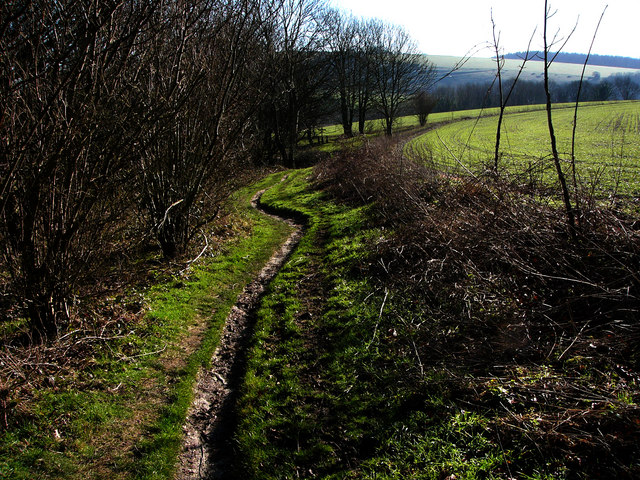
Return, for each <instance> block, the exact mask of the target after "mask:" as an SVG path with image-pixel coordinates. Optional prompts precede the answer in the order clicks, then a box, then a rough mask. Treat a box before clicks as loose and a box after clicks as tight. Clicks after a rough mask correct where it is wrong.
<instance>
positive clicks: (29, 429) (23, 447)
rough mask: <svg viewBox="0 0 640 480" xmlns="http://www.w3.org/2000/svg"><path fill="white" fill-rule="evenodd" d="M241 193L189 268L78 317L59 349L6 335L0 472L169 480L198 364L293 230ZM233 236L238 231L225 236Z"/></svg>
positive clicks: (156, 275)
mask: <svg viewBox="0 0 640 480" xmlns="http://www.w3.org/2000/svg"><path fill="white" fill-rule="evenodd" d="M279 179H280V175H278V174H276V175H274V176H270V177H268V178H267V179H265V180H263V181H261V182H259V183H258V184H256V185H254V186H252V187H250V188H245V189H243V190H241V191H240V192H239V193H238V194H237V195H236V197H235V198H234V200H233V205H234V206H233V207H232V210H233V212H232V213H230V214H229V216H227V217H226V221H227V222H229V224H230V225H227V226H226V227H221V228H222V230H223V231H224V232H226V233H225V234H224V235H221V236H220V237H219V238H218V240H219V244H218V245H216V246H215V247H213V248H211V249H209V251H208V253H207V254H205V255H203V256H202V257H201V258H200V259H199V260H198V262H196V263H195V264H193V265H192V266H191V267H190V268H188V269H185V268H184V265H181V266H177V267H176V268H174V269H173V270H172V271H171V272H169V274H168V275H167V273H166V272H161V269H160V268H158V270H157V271H156V272H154V271H150V272H149V274H148V278H149V281H150V283H151V284H154V286H152V287H150V288H138V289H136V288H131V289H130V290H128V291H127V292H121V293H120V294H118V296H116V297H110V298H107V299H105V300H104V302H103V303H102V304H101V305H99V306H98V307H96V310H95V312H94V315H92V316H87V317H86V318H76V319H74V323H73V324H72V326H71V327H70V330H69V331H68V332H66V333H64V334H63V335H62V336H61V338H60V340H59V341H58V342H56V343H55V344H51V345H46V346H41V347H32V348H25V347H20V346H19V345H12V344H11V339H10V338H5V339H4V340H5V343H4V345H5V346H4V348H3V350H2V352H1V355H0V356H1V358H0V367H1V368H2V370H3V372H2V373H3V376H2V382H1V383H2V385H1V387H2V388H1V391H0V394H1V397H0V400H1V403H0V407H1V412H0V413H1V414H2V424H3V425H2V426H1V427H0V478H7V479H9V478H11V479H38V478H65V479H80V478H82V479H98V478H110V479H117V478H137V479H161V478H162V479H166V478H170V477H171V475H172V472H173V468H174V463H175V460H176V456H177V453H178V452H179V449H180V447H181V442H182V424H183V422H184V419H185V415H186V411H187V409H188V407H189V405H190V403H191V399H192V388H193V384H194V381H195V377H196V374H197V371H198V369H199V368H200V367H201V366H205V365H207V363H208V362H209V360H210V358H211V355H212V353H213V351H214V349H215V347H216V345H217V343H218V339H219V334H220V331H221V327H222V325H223V322H224V320H225V318H226V316H227V314H228V312H229V310H230V308H231V307H232V305H233V304H234V303H235V301H236V298H237V296H238V294H239V293H240V292H241V291H242V288H243V287H244V285H245V284H246V283H248V282H249V281H250V280H251V279H252V278H253V277H254V275H255V274H256V273H257V272H258V271H259V270H260V269H261V268H262V266H263V265H264V263H265V262H266V261H267V260H268V259H269V257H270V256H271V254H272V253H273V251H274V250H275V249H276V247H278V246H279V245H280V244H281V243H282V241H283V240H284V239H285V238H286V237H287V236H288V234H289V233H290V229H289V227H288V226H287V225H286V224H283V223H282V222H278V221H276V220H273V219H271V218H268V217H266V216H264V215H262V214H260V213H259V212H256V211H255V210H254V209H253V208H251V207H250V205H249V200H250V199H251V196H252V195H253V193H254V192H255V191H257V190H260V189H264V188H268V187H269V186H271V185H273V184H275V183H277V182H278V181H279ZM231 233H233V235H231Z"/></svg>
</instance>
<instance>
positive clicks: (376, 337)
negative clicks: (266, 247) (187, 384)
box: [236, 170, 511, 479]
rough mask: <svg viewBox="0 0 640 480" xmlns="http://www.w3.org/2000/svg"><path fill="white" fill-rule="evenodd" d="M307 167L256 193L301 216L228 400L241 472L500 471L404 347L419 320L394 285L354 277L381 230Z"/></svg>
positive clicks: (474, 430)
mask: <svg viewBox="0 0 640 480" xmlns="http://www.w3.org/2000/svg"><path fill="white" fill-rule="evenodd" d="M309 174H310V172H309V171H308V170H302V171H297V172H295V173H292V174H291V175H290V176H289V178H288V180H287V181H286V182H284V183H282V184H280V185H278V186H277V187H276V188H274V189H272V190H271V191H269V192H268V193H267V194H265V196H264V197H263V202H265V203H267V204H268V205H270V206H272V207H275V208H281V209H286V210H287V211H291V210H294V211H297V212H301V213H303V214H304V215H306V216H307V218H308V219H309V227H308V231H307V233H306V235H305V237H304V239H303V240H302V242H301V243H300V245H299V247H298V248H297V250H296V251H295V253H294V254H293V256H292V257H291V259H290V260H289V261H288V263H287V264H286V265H285V266H284V267H283V269H282V270H281V271H280V273H279V274H278V275H277V277H276V278H275V280H274V281H273V282H272V284H271V285H270V287H269V289H268V292H267V295H266V297H265V298H264V301H263V304H262V307H261V309H260V310H259V312H258V320H257V325H256V333H255V338H254V341H253V346H252V349H251V351H250V354H249V360H248V371H247V374H246V378H245V384H244V388H243V397H242V399H241V402H240V407H239V417H240V419H241V421H240V426H239V430H238V433H237V437H236V440H237V442H238V446H239V455H238V458H240V459H241V461H242V469H243V472H242V474H243V475H244V476H246V477H247V478H260V479H281V478H299V477H301V478H331V479H343V478H378V479H391V478H424V479H439V478H444V477H446V476H447V475H455V476H456V478H466V479H475V478H501V475H502V476H503V475H504V474H505V472H506V470H505V455H511V452H503V451H502V450H501V449H500V447H499V445H497V444H496V442H495V441H494V440H493V437H492V435H490V434H489V431H488V422H489V420H488V418H486V417H484V416H483V415H482V414H481V413H478V412H466V411H464V410H463V409H461V408H460V407H459V406H458V405H456V403H455V402H454V401H452V400H451V399H450V397H451V393H450V392H448V391H447V390H446V388H445V389H444V390H443V386H442V385H443V383H442V382H440V381H439V380H440V378H439V375H440V374H439V373H438V372H437V371H436V370H434V371H425V372H423V373H421V372H420V368H419V367H418V362H417V361H416V358H415V357H414V354H413V350H412V348H411V343H410V341H411V338H412V332H413V328H414V324H418V323H420V322H425V321H429V319H428V318H420V315H421V314H420V311H419V310H418V309H416V308H415V305H413V304H409V303H410V302H406V301H405V299H404V297H403V295H402V292H396V291H393V290H389V289H386V288H385V287H384V286H383V285H382V284H380V283H379V282H378V281H377V280H376V279H375V278H372V277H371V276H369V275H365V274H363V273H362V272H363V269H364V270H366V269H367V268H369V264H368V262H370V261H371V246H372V245H375V242H376V241H378V240H379V239H381V238H383V237H384V236H385V235H386V233H385V232H384V231H383V230H379V229H375V228H370V227H368V226H367V224H368V221H367V218H368V215H369V207H359V208H352V207H348V206H344V205H338V204H335V203H333V202H332V201H331V200H330V199H329V198H327V197H326V196H325V195H324V194H323V193H322V192H318V191H315V190H314V189H313V188H312V187H311V186H310V185H309V180H308V176H309Z"/></svg>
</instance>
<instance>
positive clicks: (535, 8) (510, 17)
mask: <svg viewBox="0 0 640 480" xmlns="http://www.w3.org/2000/svg"><path fill="white" fill-rule="evenodd" d="M330 4H331V5H332V6H334V7H338V8H340V9H343V10H344V11H346V12H352V13H353V14H354V15H355V16H357V17H376V18H380V19H382V20H385V21H387V22H390V23H394V24H397V25H402V26H403V27H405V29H406V30H407V31H408V32H409V33H410V34H411V36H412V37H413V38H414V39H415V40H416V42H417V43H418V47H419V49H420V50H421V51H422V52H423V53H426V54H429V55H455V56H462V55H465V54H467V52H470V53H471V54H472V55H473V56H477V57H490V56H491V55H492V52H491V49H490V48H489V47H488V42H490V41H491V40H492V27H491V12H492V11H493V18H494V20H495V23H496V31H497V32H499V34H500V44H501V45H502V47H503V49H504V53H511V52H517V51H524V50H526V49H527V44H528V43H529V39H530V38H531V36H532V34H533V32H534V29H536V27H537V30H536V34H535V36H534V39H533V41H532V44H531V45H532V50H541V49H542V45H543V43H542V24H543V19H544V0H330ZM607 5H608V7H607V10H606V12H605V14H604V17H603V19H602V23H601V25H600V29H599V30H598V34H597V36H596V39H595V42H594V45H593V49H592V51H591V53H594V54H599V55H619V56H623V57H633V58H640V25H639V24H640V0H549V6H550V8H551V11H553V12H555V14H554V16H553V17H552V18H551V19H550V20H549V25H548V27H547V31H548V33H547V36H548V37H549V38H551V37H552V36H553V35H554V34H556V33H557V34H558V36H559V38H566V37H567V35H568V34H569V33H570V32H571V30H572V29H573V27H574V26H575V25H576V22H577V26H576V30H575V32H574V33H573V35H571V37H570V38H569V40H568V42H567V44H566V46H565V47H564V49H563V51H564V52H570V53H587V51H588V50H589V45H590V44H591V41H592V38H593V34H594V31H595V29H596V26H597V24H598V20H599V19H600V15H601V14H602V11H603V10H604V8H605V7H606V6H607Z"/></svg>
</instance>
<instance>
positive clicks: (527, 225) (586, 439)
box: [316, 144, 640, 478]
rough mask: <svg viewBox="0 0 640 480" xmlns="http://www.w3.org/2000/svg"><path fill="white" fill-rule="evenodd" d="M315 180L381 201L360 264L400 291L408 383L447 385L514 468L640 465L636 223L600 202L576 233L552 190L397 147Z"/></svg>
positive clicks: (328, 165) (638, 471)
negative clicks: (477, 173) (450, 168)
mask: <svg viewBox="0 0 640 480" xmlns="http://www.w3.org/2000/svg"><path fill="white" fill-rule="evenodd" d="M316 181H317V183H318V185H319V186H321V187H323V188H325V189H326V190H327V191H328V192H330V194H331V195H332V196H333V197H334V198H335V199H337V200H339V201H343V202H348V203H350V204H363V205H364V204H367V205H371V204H372V205H374V208H373V209H372V210H373V211H375V212H376V215H375V222H376V223H377V225H378V226H379V227H380V228H381V229H382V230H383V231H385V232H387V233H386V234H385V235H381V236H380V237H378V238H376V239H374V240H372V241H371V245H370V246H369V249H370V250H371V251H373V252H375V253H374V254H373V255H372V257H371V259H370V261H369V262H367V263H366V264H363V265H362V266H361V267H360V268H361V269H362V272H361V274H363V275H366V276H368V277H373V278H377V279H378V282H379V283H380V284H382V285H384V286H385V288H391V289H393V291H395V292H401V293H400V295H399V296H400V297H402V300H401V302H400V305H399V306H398V305H396V307H395V308H394V310H393V312H392V315H395V316H396V320H397V322H396V324H397V325H400V327H398V331H397V332H396V330H395V329H394V331H393V334H394V335H398V336H400V337H402V336H405V337H406V338H408V339H410V345H411V346H412V348H406V342H400V341H399V342H398V348H397V351H396V352H395V354H396V355H398V356H406V357H411V358H412V359H413V363H414V365H415V368H413V369H412V370H411V371H410V372H407V373H406V375H408V376H409V377H411V380H410V381H412V382H414V383H415V384H416V385H419V384H420V382H422V380H423V378H425V373H426V372H431V374H432V375H430V378H434V376H433V373H434V372H435V373H436V377H437V378H439V379H440V380H439V383H440V385H438V386H437V391H438V392H439V393H440V394H442V393H443V392H446V396H448V398H449V399H450V400H451V401H453V402H454V403H455V404H456V405H458V407H459V408H460V409H461V410H462V411H468V412H473V413H478V414H482V415H484V416H488V417H489V418H491V422H490V425H488V426H487V430H488V431H489V432H491V435H492V437H493V438H494V441H495V442H497V443H498V444H499V445H500V448H501V449H503V451H504V452H505V455H506V456H505V458H507V457H508V458H510V460H508V461H507V462H506V463H507V466H506V471H505V473H508V475H509V476H510V475H511V472H514V473H515V472H520V474H521V475H522V474H525V473H526V474H527V475H531V477H535V476H536V474H538V473H540V472H542V471H546V472H555V473H556V474H558V475H560V474H562V476H566V478H613V477H614V476H617V477H618V478H637V477H638V476H639V475H640V463H638V458H640V408H639V407H638V402H639V401H640V321H639V318H640V273H639V272H640V231H639V227H640V222H638V220H637V219H635V218H630V217H629V216H627V215H625V214H623V213H620V212H616V211H613V210H606V209H597V208H595V207H592V208H591V209H590V210H589V211H587V212H583V217H582V222H581V226H580V230H579V231H578V232H577V235H575V238H574V237H573V236H572V235H570V234H569V233H568V231H567V228H566V223H565V217H564V215H563V212H562V211H559V210H558V209H557V208H554V207H553V205H554V202H553V199H548V200H547V201H545V200H544V198H543V197H542V196H541V195H534V194H532V192H531V191H527V192H523V191H521V190H519V189H518V188H517V186H514V185H513V184H510V183H509V182H508V181H506V180H504V179H500V178H495V177H494V178H482V179H480V178H447V177H444V176H441V175H438V174H436V173H434V172H433V171H430V170H428V169H426V168H423V167H420V166H417V165H415V164H413V163H411V162H409V161H407V160H405V159H403V158H402V155H401V153H400V152H399V150H398V149H397V148H396V147H394V146H392V145H391V146H390V145H372V144H370V145H367V146H365V148H364V149H363V150H362V151H352V152H347V153H344V154H343V155H342V156H336V157H335V158H334V159H332V160H331V161H329V162H325V163H324V164H323V165H321V166H320V167H318V168H317V169H316ZM582 204H583V205H587V204H589V202H587V201H584V202H582ZM396 297H398V295H397V294H396ZM417 388H418V387H417ZM433 388H434V387H433V385H431V386H430V387H423V390H424V391H425V395H429V394H431V393H432V389H433ZM419 389H420V388H418V390H419ZM541 466H542V467H541Z"/></svg>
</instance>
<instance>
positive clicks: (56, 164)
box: [0, 0, 154, 341]
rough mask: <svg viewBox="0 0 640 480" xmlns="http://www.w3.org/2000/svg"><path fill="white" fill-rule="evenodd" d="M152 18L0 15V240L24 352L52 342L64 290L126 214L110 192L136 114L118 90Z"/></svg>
mask: <svg viewBox="0 0 640 480" xmlns="http://www.w3.org/2000/svg"><path fill="white" fill-rule="evenodd" d="M153 7H154V6H153V3H152V2H144V1H142V2H136V3H134V2H124V1H120V2H108V3H104V2H77V1H71V0H61V1H58V2H47V1H32V2H7V3H5V4H4V5H3V7H2V14H3V15H2V20H0V50H1V51H2V52H3V54H2V58H1V60H0V62H1V63H0V69H1V75H0V76H1V78H2V84H1V86H0V96H1V99H0V104H1V105H2V107H1V108H2V122H1V124H0V130H1V138H2V141H1V142H0V149H1V150H0V152H1V153H0V171H1V172H2V174H1V178H2V185H1V189H2V190H1V192H0V225H1V234H0V237H1V239H2V256H3V261H4V262H3V263H4V265H5V267H6V268H7V269H8V271H9V273H10V274H11V277H12V284H13V286H14V289H13V291H14V294H15V297H16V302H17V303H18V304H19V305H21V306H22V307H23V309H24V312H25V316H26V317H27V318H28V319H29V326H30V331H31V333H32V335H33V339H34V341H41V340H44V339H47V338H51V337H54V336H55V335H56V332H57V327H58V323H59V322H60V321H63V320H65V319H66V318H67V317H68V315H69V308H70V306H71V305H70V303H69V297H70V295H71V294H72V292H73V290H74V286H75V285H76V282H77V281H78V280H79V278H81V276H82V274H83V273H85V272H86V270H87V266H88V265H91V263H92V261H93V260H94V259H95V258H96V257H97V256H98V255H97V254H98V252H99V251H100V250H101V248H102V246H103V244H102V242H103V241H105V239H103V237H104V236H107V235H108V234H109V232H110V229H111V223H112V222H111V220H112V219H113V217H114V216H117V215H119V214H121V213H122V211H123V210H124V208H123V207H122V206H123V205H127V204H128V202H124V201H122V200H121V196H122V192H123V189H122V185H123V183H124V181H125V180H126V179H127V178H128V174H127V171H128V168H129V165H130V164H131V160H132V158H133V156H134V155H133V152H134V151H135V148H136V147H135V145H136V141H137V139H136V133H137V125H138V115H140V114H142V113H141V112H140V111H139V110H138V109H137V107H136V105H135V100H134V98H135V93H134V91H133V90H132V89H131V88H130V79H131V78H132V76H135V58H134V57H135V55H134V52H135V51H136V49H137V48H144V47H143V46H142V45H140V44H139V40H140V31H141V30H142V28H143V26H144V25H146V23H147V21H148V19H149V16H150V15H151V14H152V13H153ZM114 207H115V208H114Z"/></svg>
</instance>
